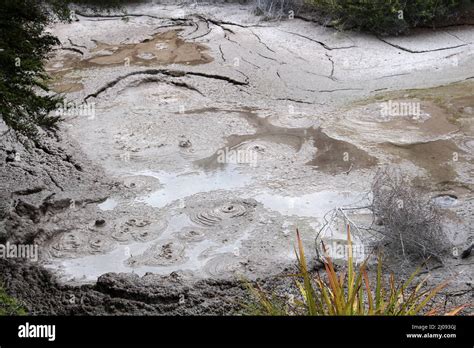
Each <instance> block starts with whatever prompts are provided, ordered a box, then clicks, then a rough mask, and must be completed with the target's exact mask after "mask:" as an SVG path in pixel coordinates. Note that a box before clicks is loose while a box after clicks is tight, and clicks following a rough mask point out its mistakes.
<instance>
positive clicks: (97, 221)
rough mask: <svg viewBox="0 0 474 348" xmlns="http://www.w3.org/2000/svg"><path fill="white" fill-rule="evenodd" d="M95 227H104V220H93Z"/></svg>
mask: <svg viewBox="0 0 474 348" xmlns="http://www.w3.org/2000/svg"><path fill="white" fill-rule="evenodd" d="M95 225H96V226H97V227H102V226H104V225H105V220H104V219H98V220H95Z"/></svg>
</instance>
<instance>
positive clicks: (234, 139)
mask: <svg viewBox="0 0 474 348" xmlns="http://www.w3.org/2000/svg"><path fill="white" fill-rule="evenodd" d="M209 111H214V109H200V110H194V111H189V113H202V112H209ZM240 115H241V117H243V118H244V119H245V120H247V121H248V122H249V123H250V124H251V125H252V126H253V127H254V128H255V133H254V134H249V135H232V136H230V137H228V138H227V142H226V146H225V147H224V148H221V149H219V150H218V151H217V152H216V153H215V154H214V155H212V156H210V157H208V158H205V159H202V160H198V161H196V162H195V164H197V165H198V166H201V167H202V168H204V169H205V170H211V169H212V170H215V169H216V168H217V167H219V166H222V163H219V162H220V161H219V154H222V153H223V152H224V151H225V150H226V149H227V150H228V151H229V150H230V151H243V152H246V153H249V152H254V153H255V154H256V158H255V161H256V162H257V163H258V162H260V161H273V162H275V163H277V162H278V160H281V159H282V158H283V157H288V156H292V155H294V154H295V153H297V152H298V151H300V150H301V148H302V146H303V145H304V144H305V143H310V144H311V146H312V147H314V148H315V151H314V153H315V154H314V156H313V158H312V159H311V160H310V161H308V162H307V163H306V164H307V165H309V166H313V167H315V169H317V170H319V171H322V172H325V173H329V174H335V173H340V172H344V171H350V170H352V169H363V168H370V167H372V166H374V165H376V164H377V160H376V158H375V157H372V156H370V155H369V154H367V152H365V151H364V150H362V149H359V148H357V147H356V146H354V145H353V144H350V143H348V142H345V141H341V140H337V139H334V138H331V137H329V136H328V135H326V134H325V133H324V132H323V130H322V129H321V128H315V127H309V128H285V127H279V126H276V125H274V124H272V123H271V122H270V118H269V117H259V116H258V113H256V112H251V111H248V112H240Z"/></svg>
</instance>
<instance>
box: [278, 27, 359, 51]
mask: <svg viewBox="0 0 474 348" xmlns="http://www.w3.org/2000/svg"><path fill="white" fill-rule="evenodd" d="M277 30H279V31H282V32H284V33H287V34H292V35H295V36H298V37H301V38H303V39H306V40H309V41H312V42H315V43H317V44H319V45H320V46H321V47H323V48H324V49H326V50H328V51H333V50H345V49H350V48H355V47H357V46H355V45H351V46H341V47H331V46H329V45H327V44H326V43H324V42H323V41H319V40H316V39H313V38H311V37H309V36H306V35H302V34H299V33H294V32H292V31H286V30H282V29H277Z"/></svg>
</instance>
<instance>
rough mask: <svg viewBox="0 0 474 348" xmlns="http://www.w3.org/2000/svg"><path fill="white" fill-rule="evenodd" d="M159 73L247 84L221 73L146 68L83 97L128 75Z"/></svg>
mask: <svg viewBox="0 0 474 348" xmlns="http://www.w3.org/2000/svg"><path fill="white" fill-rule="evenodd" d="M160 74H161V75H165V76H169V77H185V76H199V77H204V78H207V79H215V80H219V81H225V82H228V83H230V84H233V85H235V86H248V84H249V83H248V82H246V81H238V80H235V79H233V78H231V77H228V76H223V75H214V74H206V73H200V72H192V71H182V70H168V69H148V70H141V71H134V72H131V73H128V74H126V75H123V76H120V77H118V78H116V79H114V80H112V81H110V82H109V83H107V84H106V85H105V86H103V87H102V88H100V89H98V90H97V91H96V92H94V93H91V94H89V95H87V96H86V97H85V98H84V101H87V100H88V99H89V98H97V97H98V96H99V95H100V94H102V93H103V92H105V91H106V90H108V89H110V88H112V87H114V86H115V85H117V84H118V83H119V82H121V81H122V80H124V79H126V78H128V77H130V76H135V75H160Z"/></svg>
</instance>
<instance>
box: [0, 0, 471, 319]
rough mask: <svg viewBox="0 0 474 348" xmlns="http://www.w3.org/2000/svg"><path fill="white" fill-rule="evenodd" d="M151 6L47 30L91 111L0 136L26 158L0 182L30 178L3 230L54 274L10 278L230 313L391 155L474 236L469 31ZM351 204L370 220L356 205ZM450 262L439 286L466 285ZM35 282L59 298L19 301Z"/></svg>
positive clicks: (60, 84)
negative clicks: (362, 30) (47, 135)
mask: <svg viewBox="0 0 474 348" xmlns="http://www.w3.org/2000/svg"><path fill="white" fill-rule="evenodd" d="M163 6H164V5H155V6H152V7H150V8H148V7H140V6H138V7H131V8H130V9H129V13H131V14H133V15H126V16H125V15H116V16H114V15H109V16H100V15H97V14H94V15H92V14H90V15H87V14H80V15H78V21H76V22H73V23H71V24H68V25H63V24H58V25H56V26H55V27H54V28H53V29H52V30H53V32H54V33H55V34H56V35H58V37H59V38H60V40H61V43H62V46H61V47H59V48H58V50H57V51H56V55H55V56H54V57H52V58H51V59H50V61H49V62H48V63H47V71H48V72H49V73H50V74H51V75H52V77H53V80H52V82H51V87H52V89H53V90H54V91H56V92H58V93H64V94H65V95H66V97H67V99H68V101H70V102H71V103H73V104H72V105H76V106H79V107H80V106H81V105H85V104H93V106H94V109H93V110H94V112H93V114H86V115H82V114H80V113H78V112H72V113H69V114H67V115H66V116H65V117H64V123H63V125H62V128H61V132H60V134H63V136H62V137H59V139H56V143H54V142H53V143H52V144H48V145H47V146H45V147H44V148H43V149H42V150H36V151H35V150H31V149H28V148H20V147H15V148H14V149H13V148H12V149H11V147H12V146H11V145H10V144H11V143H13V142H14V139H7V138H2V148H1V149H2V151H3V152H2V156H3V157H4V158H5V159H6V161H7V159H8V158H9V157H8V156H11V154H10V152H11V151H14V152H15V153H16V152H18V153H21V154H22V156H23V160H22V161H18V162H16V161H10V162H8V163H9V164H8V166H9V172H8V173H9V174H8V175H5V180H4V182H5V183H8V182H10V183H11V182H12V181H13V179H14V178H15V177H19V176H21V177H25V179H24V180H23V179H22V184H21V185H20V187H19V189H18V192H16V193H14V194H13V195H12V194H11V193H9V190H8V187H7V185H8V184H5V185H4V186H5V187H2V189H3V191H2V192H5V197H9V198H8V200H7V199H5V202H9V203H8V204H6V205H7V207H6V208H5V209H4V210H3V211H5V214H4V215H5V216H9V217H8V218H4V219H3V220H2V225H1V226H2V231H3V234H2V236H4V238H5V239H15V238H16V240H29V241H34V242H35V243H37V244H39V246H40V261H39V262H38V265H35V267H39V268H35V267H33V268H31V269H30V270H29V271H25V272H26V273H25V274H26V275H25V277H26V278H28V274H31V277H33V278H34V279H39V278H41V277H43V275H42V274H43V272H46V271H45V270H44V269H43V267H44V268H46V270H48V272H51V274H53V275H54V276H55V277H56V278H55V279H54V280H47V281H46V280H45V281H44V282H43V283H44V284H43V283H41V284H43V285H44V286H43V285H38V287H36V288H33V289H31V293H28V291H27V290H24V289H23V290H22V289H21V284H22V282H24V281H25V279H20V278H18V277H17V276H15V275H14V272H8V281H9V283H10V284H13V285H12V289H13V288H14V291H13V292H16V293H17V294H19V295H18V296H19V297H20V298H24V299H25V301H27V302H28V305H29V307H30V308H35V310H37V312H38V313H48V311H50V312H51V313H54V314H64V313H77V314H121V313H127V314H157V313H158V314H159V313H162V314H165V313H166V314H170V313H172V314H229V313H230V312H232V311H233V310H235V309H236V308H237V306H236V305H235V303H233V302H232V297H239V298H240V297H241V298H245V296H246V295H245V290H243V289H242V287H241V283H239V282H238V281H236V279H240V277H244V278H246V279H250V280H256V279H258V278H260V279H262V278H263V279H264V280H263V281H264V282H265V283H267V282H268V283H271V282H273V281H274V280H273V279H274V278H273V276H275V275H279V274H281V273H284V272H286V271H288V269H289V268H291V267H293V266H294V262H295V255H294V249H293V247H294V241H295V229H296V228H298V229H299V231H300V233H301V235H302V238H303V242H304V245H305V247H306V249H307V253H308V258H309V259H314V258H315V255H316V250H315V248H314V242H315V236H316V234H317V233H318V231H320V229H321V228H322V227H323V226H324V224H325V223H326V219H327V215H326V214H327V213H328V212H330V211H331V210H333V209H335V208H338V207H348V208H350V207H353V208H354V207H355V208H358V207H364V206H366V205H367V204H368V202H369V198H370V197H369V195H368V192H369V191H370V186H371V182H372V178H373V176H374V174H375V173H376V171H377V168H378V167H379V166H382V165H386V164H395V165H398V166H400V167H401V168H402V169H403V170H404V171H405V172H406V173H407V175H410V176H411V177H413V180H414V182H416V183H417V185H418V186H419V187H420V188H422V189H423V190H424V192H426V193H427V196H428V198H429V199H433V200H434V201H436V202H437V204H438V205H439V206H440V207H442V209H443V210H444V211H445V213H446V216H447V218H446V229H447V231H448V234H449V238H450V241H451V243H452V244H453V246H455V247H458V248H459V249H462V248H465V247H466V246H467V245H468V244H469V243H472V227H471V226H472V224H473V223H474V221H473V216H474V214H473V213H474V201H473V200H472V190H473V187H474V186H473V185H474V175H473V172H474V162H473V155H472V154H473V149H474V133H473V126H472V125H473V123H472V121H473V117H474V111H473V108H474V99H473V95H474V81H473V80H472V78H471V75H472V71H474V70H473V68H474V65H473V64H474V63H473V59H472V55H473V54H474V49H473V47H474V46H473V44H472V41H471V42H468V41H466V40H465V38H469V35H472V28H470V27H460V28H450V29H447V30H455V31H456V35H457V37H458V38H459V39H456V40H459V41H460V42H454V43H453V42H452V41H450V42H449V43H448V42H447V41H446V36H447V34H446V35H444V34H443V35H439V34H440V33H436V32H434V33H429V32H423V33H422V34H420V35H421V37H422V38H423V37H425V36H429V37H430V38H431V39H432V40H429V41H426V42H424V46H423V47H422V49H423V51H424V52H418V53H414V52H410V51H413V43H414V42H415V44H416V40H417V39H416V38H408V39H404V40H399V39H396V38H393V39H392V38H391V39H388V43H387V42H385V41H387V40H385V41H381V40H380V39H377V38H374V37H370V36H366V35H362V34H359V33H351V32H347V33H340V32H336V31H333V30H332V29H329V28H323V27H321V26H319V25H316V24H315V23H311V22H307V21H302V20H294V21H282V22H268V21H262V20H261V18H259V17H255V16H254V15H252V14H251V12H250V11H249V9H248V8H246V7H245V6H237V5H226V6H228V7H226V6H224V7H214V6H202V7H199V8H198V9H183V8H180V7H177V6H165V7H163ZM163 9H166V11H164V10H163ZM161 10H163V11H161ZM163 13H166V16H163ZM124 18H126V20H124ZM441 34H442V33H441ZM450 40H454V39H453V37H452V36H450ZM393 44H396V46H399V47H398V48H397V47H395V46H394V45H393ZM400 47H401V48H400ZM440 48H443V50H440ZM453 57H455V58H453ZM434 70H436V71H437V73H436V74H433V73H431V72H432V71H434ZM435 75H436V76H435ZM388 103H391V104H388ZM387 105H390V107H391V106H393V105H396V106H399V105H402V106H404V105H408V106H409V107H412V106H413V107H415V108H416V107H419V112H417V113H413V112H412V113H410V112H408V113H406V112H405V114H404V113H403V112H400V110H399V109H398V110H395V111H397V112H398V113H397V112H389V113H384V112H383V111H382V110H383V109H384V108H386V107H387ZM391 110H392V109H391ZM393 110H394V109H393ZM393 110H392V111H393ZM407 110H408V111H413V110H414V109H413V110H412V109H410V108H408V109H403V110H402V111H407ZM417 110H418V109H417ZM58 148H60V149H61V150H57V149H58ZM7 150H8V151H10V152H7ZM44 153H46V154H47V155H46V158H48V160H47V161H46V164H44V163H43V164H41V160H40V158H41V156H42V154H44ZM66 153H70V154H72V155H66ZM58 154H59V156H60V157H59V158H61V160H58V161H59V164H57V163H55V160H54V158H57V157H55V155H58ZM48 156H49V157H48ZM43 162H44V161H43ZM51 163H53V165H51ZM65 163H66V164H65ZM35 166H36V169H34V168H35ZM58 166H59V168H60V169H59V170H57V171H53V170H51V169H50V168H57V167H58ZM38 168H39V169H38ZM32 171H33V172H35V174H36V178H32V177H31V176H32V175H33V174H32V173H31V172H32ZM36 172H37V173H36ZM25 173H26V174H25ZM38 178H41V179H40V180H39V179H38ZM81 185H83V186H81ZM10 186H11V184H10ZM84 187H87V189H85V188H84ZM10 191H11V190H10ZM11 197H13V198H11ZM0 212H1V211H0ZM7 213H8V214H10V215H8V214H7ZM350 216H351V218H352V219H354V221H358V222H360V223H361V224H365V223H367V224H369V223H370V222H371V217H370V214H369V213H368V212H367V211H366V210H363V209H361V210H359V209H354V210H353V212H351V214H350ZM18 226H20V227H18ZM341 236H342V237H341ZM323 237H324V238H325V240H331V239H334V240H338V241H340V240H341V238H344V234H337V235H325V236H323ZM355 238H357V240H358V242H360V243H364V236H363V235H361V236H355ZM445 263H446V266H445V267H444V268H441V269H437V270H436V271H437V272H438V273H436V272H435V273H434V278H435V279H437V277H438V278H443V277H445V276H446V275H448V274H449V275H454V274H456V275H458V274H461V275H460V276H458V277H457V278H456V281H455V282H454V284H453V286H452V288H450V290H449V291H450V292H452V293H457V292H462V291H467V290H469V289H472V285H471V284H472V272H469V259H466V260H461V259H459V258H456V257H453V258H449V259H448V260H446V262H445ZM2 267H4V268H5V269H7V268H8V267H7V266H5V265H3V266H2ZM11 267H12V269H17V268H21V267H26V266H20V265H16V266H13V265H12V266H11ZM15 267H16V268H15ZM28 272H30V273H28ZM48 274H49V273H48ZM278 286H282V287H285V286H288V284H286V283H285V285H281V284H280V285H278ZM48 287H49V288H51V289H53V290H54V291H53V293H54V296H53V297H52V298H53V299H60V300H58V301H59V303H63V304H57V305H55V304H53V303H52V302H48V304H47V305H41V304H39V302H38V301H35V300H34V299H33V298H32V297H34V296H35V294H34V292H37V293H38V294H39V293H41V292H44V291H45V289H46V288H48ZM209 293H215V294H216V295H213V296H208V295H206V294H209ZM70 295H74V296H76V297H79V298H82V300H81V301H82V302H80V303H81V305H80V306H79V305H78V304H77V303H74V304H70V305H67V304H65V303H67V296H70ZM65 296H66V297H65ZM182 296H184V298H185V301H184V302H183V300H182V299H181V298H182ZM463 296H464V295H463ZM214 297H216V298H214ZM459 298H461V297H459ZM449 301H451V300H449ZM449 301H448V302H449ZM99 303H102V304H100V305H99ZM219 304H222V307H219ZM125 306H127V307H128V308H129V310H127V309H125ZM94 307H97V308H95V309H94Z"/></svg>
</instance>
